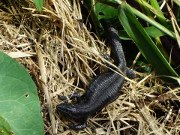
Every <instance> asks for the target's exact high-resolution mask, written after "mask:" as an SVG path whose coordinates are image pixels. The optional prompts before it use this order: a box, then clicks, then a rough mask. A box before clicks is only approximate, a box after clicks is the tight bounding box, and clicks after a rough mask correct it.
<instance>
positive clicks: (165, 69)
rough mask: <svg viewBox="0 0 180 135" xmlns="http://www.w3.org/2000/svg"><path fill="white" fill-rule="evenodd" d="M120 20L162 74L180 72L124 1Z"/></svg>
mask: <svg viewBox="0 0 180 135" xmlns="http://www.w3.org/2000/svg"><path fill="white" fill-rule="evenodd" d="M118 17H119V20H120V22H121V24H122V26H123V27H124V29H125V31H126V32H127V34H128V35H129V36H130V37H131V39H132V40H133V41H134V42H135V44H136V45H137V47H138V48H139V50H140V51H141V53H142V54H143V56H144V57H145V58H146V59H147V61H148V62H149V63H151V64H152V66H154V68H155V69H156V71H157V72H158V73H159V74H161V75H168V76H175V77H178V74H177V73H176V72H175V71H174V69H173V68H172V67H171V66H170V64H169V63H168V62H167V61H166V59H165V58H164V56H163V55H162V54H161V52H160V51H159V49H158V48H157V47H156V45H155V44H154V42H153V41H152V40H151V38H150V37H149V35H148V34H147V32H146V31H145V30H144V28H143V27H142V25H141V24H140V23H139V22H138V20H137V19H136V17H135V15H134V14H133V11H132V10H131V8H130V6H129V5H128V4H126V3H123V4H122V5H121V7H120V8H119V16H118Z"/></svg>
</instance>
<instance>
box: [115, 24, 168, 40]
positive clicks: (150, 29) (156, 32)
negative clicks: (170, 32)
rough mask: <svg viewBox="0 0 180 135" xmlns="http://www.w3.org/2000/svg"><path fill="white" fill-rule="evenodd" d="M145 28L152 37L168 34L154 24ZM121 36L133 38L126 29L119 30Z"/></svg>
mask: <svg viewBox="0 0 180 135" xmlns="http://www.w3.org/2000/svg"><path fill="white" fill-rule="evenodd" d="M144 30H145V31H146V32H147V33H148V35H149V36H150V37H152V38H156V37H161V36H164V35H166V34H165V33H164V32H162V31H161V30H159V29H157V28H156V27H154V26H150V27H146V28H144ZM118 33H119V37H120V39H122V40H131V38H130V37H129V36H128V34H127V33H126V31H124V30H119V31H118Z"/></svg>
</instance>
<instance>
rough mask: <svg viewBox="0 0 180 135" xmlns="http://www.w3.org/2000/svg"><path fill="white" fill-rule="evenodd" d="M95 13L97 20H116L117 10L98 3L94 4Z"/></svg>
mask: <svg viewBox="0 0 180 135" xmlns="http://www.w3.org/2000/svg"><path fill="white" fill-rule="evenodd" d="M95 12H96V16H97V17H98V19H99V20H100V19H102V18H106V19H110V18H117V15H118V11H117V9H115V8H113V7H111V6H107V5H104V4H102V3H98V2H97V3H96V4H95Z"/></svg>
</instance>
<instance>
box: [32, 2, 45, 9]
mask: <svg viewBox="0 0 180 135" xmlns="http://www.w3.org/2000/svg"><path fill="white" fill-rule="evenodd" d="M33 1H34V3H35V5H36V7H37V8H38V9H39V10H40V11H41V10H42V6H43V0H33Z"/></svg>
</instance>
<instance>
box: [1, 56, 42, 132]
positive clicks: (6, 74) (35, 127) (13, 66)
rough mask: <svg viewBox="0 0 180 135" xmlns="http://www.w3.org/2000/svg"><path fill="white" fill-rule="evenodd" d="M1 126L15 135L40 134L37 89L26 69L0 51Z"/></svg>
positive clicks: (40, 118)
mask: <svg viewBox="0 0 180 135" xmlns="http://www.w3.org/2000/svg"><path fill="white" fill-rule="evenodd" d="M0 65H1V66H0V121H2V120H5V123H4V124H2V123H1V127H0V128H2V127H3V128H4V129H6V130H7V131H8V132H9V130H10V129H12V131H11V132H12V133H14V134H15V135H43V120H42V116H41V114H40V103H39V98H38V95H37V90H36V86H35V84H34V82H33V81H32V79H31V77H30V75H29V74H28V72H27V71H26V70H25V69H24V68H23V67H22V66H21V65H20V64H19V63H17V62H16V61H15V60H13V59H12V58H10V57H9V56H7V55H5V54H4V53H2V52H0Z"/></svg>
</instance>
